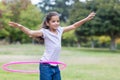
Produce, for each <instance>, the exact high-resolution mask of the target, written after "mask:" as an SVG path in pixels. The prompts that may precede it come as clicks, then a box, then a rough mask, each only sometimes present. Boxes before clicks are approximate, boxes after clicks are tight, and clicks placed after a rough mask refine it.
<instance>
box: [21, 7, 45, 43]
mask: <svg viewBox="0 0 120 80" xmlns="http://www.w3.org/2000/svg"><path fill="white" fill-rule="evenodd" d="M42 21H43V14H41V12H40V10H39V9H38V8H36V7H35V6H33V5H28V7H27V9H26V10H22V11H21V14H20V20H19V23H21V24H22V25H24V26H26V27H28V28H29V29H32V30H36V29H39V28H40V24H41V23H42ZM21 36H22V37H21V38H22V40H21V42H29V41H30V40H31V39H30V38H29V37H27V35H26V34H24V33H21Z"/></svg>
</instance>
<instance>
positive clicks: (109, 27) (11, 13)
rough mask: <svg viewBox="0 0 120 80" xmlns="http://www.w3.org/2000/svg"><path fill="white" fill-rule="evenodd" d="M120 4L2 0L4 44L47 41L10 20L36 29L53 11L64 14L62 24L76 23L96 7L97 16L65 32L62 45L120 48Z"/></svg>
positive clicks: (0, 36) (115, 0) (110, 0)
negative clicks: (39, 38) (20, 28)
mask: <svg viewBox="0 0 120 80" xmlns="http://www.w3.org/2000/svg"><path fill="white" fill-rule="evenodd" d="M119 4H120V0H0V45H1V44H4V45H8V44H25V43H30V44H31V43H32V44H41V45H42V44H43V43H42V42H38V41H36V40H35V39H31V38H29V37H28V36H27V35H25V34H24V33H23V32H21V31H20V30H19V29H13V28H11V27H10V26H9V25H8V22H9V21H14V22H17V23H20V24H22V25H24V26H26V27H28V28H30V29H33V30H36V29H39V28H40V26H41V23H42V21H43V19H44V16H45V14H46V13H48V12H49V11H57V12H59V13H60V14H61V16H60V19H61V26H68V25H70V24H73V23H74V22H76V21H79V20H81V19H83V18H85V17H86V16H87V15H88V14H89V13H90V12H92V11H94V12H96V16H95V18H94V19H93V20H92V21H89V22H87V23H85V24H84V25H82V26H81V27H79V28H78V29H77V30H75V31H71V32H68V33H65V34H64V35H63V37H62V45H63V46H71V47H87V48H109V49H110V50H116V49H120V5H119Z"/></svg>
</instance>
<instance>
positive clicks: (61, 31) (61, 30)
mask: <svg viewBox="0 0 120 80" xmlns="http://www.w3.org/2000/svg"><path fill="white" fill-rule="evenodd" d="M58 30H59V31H60V33H61V34H62V33H63V27H61V26H60V27H59V28H58Z"/></svg>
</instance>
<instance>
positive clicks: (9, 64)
mask: <svg viewBox="0 0 120 80" xmlns="http://www.w3.org/2000/svg"><path fill="white" fill-rule="evenodd" d="M37 63H48V64H60V65H62V66H61V67H60V69H61V70H63V69H64V68H65V67H66V64H65V63H63V62H53V61H45V62H44V61H21V62H10V63H7V64H4V65H3V66H2V68H3V69H4V70H5V71H8V72H18V73H30V74H31V73H39V71H37V70H36V71H35V70H34V71H26V70H15V69H10V68H8V66H11V65H15V64H37Z"/></svg>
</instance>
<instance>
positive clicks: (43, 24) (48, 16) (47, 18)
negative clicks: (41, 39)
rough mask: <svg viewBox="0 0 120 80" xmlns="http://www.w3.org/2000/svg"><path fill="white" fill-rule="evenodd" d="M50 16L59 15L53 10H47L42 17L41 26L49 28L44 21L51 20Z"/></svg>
mask: <svg viewBox="0 0 120 80" xmlns="http://www.w3.org/2000/svg"><path fill="white" fill-rule="evenodd" d="M52 16H60V15H59V13H57V12H55V11H52V12H49V13H48V14H47V15H46V17H45V18H44V21H43V23H42V28H45V29H49V26H47V24H46V22H47V23H49V21H50V20H51V17H52Z"/></svg>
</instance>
